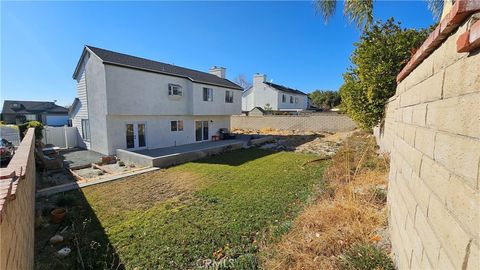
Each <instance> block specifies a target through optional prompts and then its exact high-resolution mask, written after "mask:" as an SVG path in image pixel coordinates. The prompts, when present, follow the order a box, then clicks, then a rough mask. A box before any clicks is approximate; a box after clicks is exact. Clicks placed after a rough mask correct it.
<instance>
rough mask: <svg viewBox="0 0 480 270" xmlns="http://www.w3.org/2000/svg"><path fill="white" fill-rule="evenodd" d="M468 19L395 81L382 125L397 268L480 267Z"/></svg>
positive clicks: (474, 77)
mask: <svg viewBox="0 0 480 270" xmlns="http://www.w3.org/2000/svg"><path fill="white" fill-rule="evenodd" d="M467 27H468V20H465V21H464V23H462V24H460V25H459V27H458V29H456V30H454V31H453V32H452V33H451V35H449V37H448V38H447V39H446V40H445V41H444V42H443V43H442V44H441V45H440V47H438V48H436V50H435V51H433V52H432V53H431V54H430V55H429V56H428V57H427V58H426V59H424V60H423V62H422V63H421V64H420V65H418V66H417V67H416V68H415V69H414V70H413V71H412V72H411V73H410V74H409V75H408V76H407V77H405V79H403V80H402V81H401V82H400V83H399V84H398V86H397V90H396V94H395V96H394V97H392V98H391V99H390V100H389V103H388V104H387V106H386V118H385V122H384V124H383V127H382V128H381V129H378V128H377V129H376V130H375V134H376V135H377V141H378V143H379V145H380V148H381V149H382V150H383V151H386V152H390V156H391V164H390V174H389V180H390V181H389V182H390V184H389V191H388V206H389V224H390V232H391V239H392V249H393V250H392V251H393V253H394V255H395V259H396V263H397V266H398V267H399V269H480V248H479V247H480V192H479V184H480V183H479V181H480V179H479V177H480V176H479V175H480V51H479V50H477V51H473V52H470V53H457V51H456V41H457V39H458V36H459V35H460V34H462V33H464V32H465V31H466V30H467V29H466V28H467Z"/></svg>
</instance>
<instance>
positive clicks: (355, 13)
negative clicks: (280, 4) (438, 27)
mask: <svg viewBox="0 0 480 270" xmlns="http://www.w3.org/2000/svg"><path fill="white" fill-rule="evenodd" d="M444 1H452V0H427V4H428V8H429V9H430V11H431V12H432V14H433V17H434V18H435V19H439V18H440V16H441V14H442V10H443V5H444ZM339 2H340V1H339ZM343 3H344V4H343V14H344V15H345V17H347V18H348V19H349V20H350V22H352V23H354V24H355V25H356V26H357V27H358V28H362V26H364V27H366V28H368V27H369V26H370V25H371V24H372V22H373V4H374V1H373V0H345V1H344V2H343ZM314 5H315V9H316V10H317V12H318V13H320V15H321V16H322V17H323V19H324V20H325V22H327V21H328V19H329V18H330V17H332V16H333V14H335V10H336V9H337V1H336V0H314Z"/></svg>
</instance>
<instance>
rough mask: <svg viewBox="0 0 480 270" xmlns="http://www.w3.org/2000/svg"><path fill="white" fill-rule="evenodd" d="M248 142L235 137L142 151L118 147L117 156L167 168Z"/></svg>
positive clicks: (126, 160) (138, 163) (240, 146)
mask: <svg viewBox="0 0 480 270" xmlns="http://www.w3.org/2000/svg"><path fill="white" fill-rule="evenodd" d="M247 142H248V141H246V140H243V139H234V140H224V141H215V142H211V141H209V142H201V143H194V144H185V145H180V146H174V147H165V148H158V149H148V150H140V151H128V150H122V149H117V157H119V158H120V160H122V161H124V162H126V163H133V164H136V165H140V166H145V167H159V168H165V167H169V166H172V165H177V164H182V163H185V162H189V161H193V160H196V159H200V158H204V157H207V156H211V155H215V154H219V153H222V152H226V151H232V150H236V149H240V148H242V147H243V145H244V144H246V143H247Z"/></svg>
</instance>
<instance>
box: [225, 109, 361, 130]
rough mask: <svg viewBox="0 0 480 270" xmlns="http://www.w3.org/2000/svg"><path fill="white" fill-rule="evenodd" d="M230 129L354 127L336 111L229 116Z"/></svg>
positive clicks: (349, 128) (327, 128) (331, 128)
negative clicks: (308, 113) (309, 113)
mask: <svg viewBox="0 0 480 270" xmlns="http://www.w3.org/2000/svg"><path fill="white" fill-rule="evenodd" d="M230 126H231V128H232V129H235V128H238V129H255V130H260V129H263V128H272V129H277V130H300V131H312V132H321V131H327V132H341V131H351V130H354V129H355V127H356V126H355V123H354V122H353V121H352V120H351V119H350V118H349V117H347V116H345V115H343V114H337V113H318V114H312V115H298V116H297V115H265V116H241V115H234V116H232V118H231V121H230Z"/></svg>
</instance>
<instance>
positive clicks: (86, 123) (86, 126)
mask: <svg viewBox="0 0 480 270" xmlns="http://www.w3.org/2000/svg"><path fill="white" fill-rule="evenodd" d="M81 125H82V139H83V140H84V141H87V142H89V141H90V138H91V137H90V120H89V119H81Z"/></svg>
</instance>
